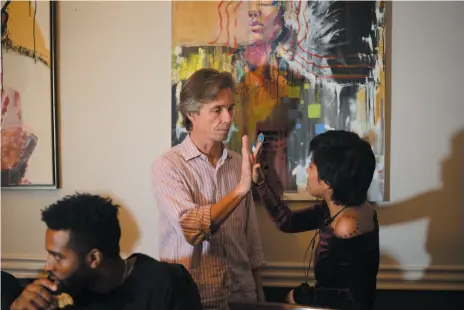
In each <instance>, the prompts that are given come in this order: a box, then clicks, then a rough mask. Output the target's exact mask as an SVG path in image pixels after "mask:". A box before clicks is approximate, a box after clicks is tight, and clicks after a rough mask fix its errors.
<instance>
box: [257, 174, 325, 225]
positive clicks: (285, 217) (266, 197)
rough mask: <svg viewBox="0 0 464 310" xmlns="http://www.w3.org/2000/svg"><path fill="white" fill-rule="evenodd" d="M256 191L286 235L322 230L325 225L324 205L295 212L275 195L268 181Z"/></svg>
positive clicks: (315, 205)
mask: <svg viewBox="0 0 464 310" xmlns="http://www.w3.org/2000/svg"><path fill="white" fill-rule="evenodd" d="M256 189H257V191H258V193H259V196H260V197H261V200H262V201H263V203H264V206H265V207H266V210H267V212H268V213H269V215H270V216H271V218H272V219H273V221H274V222H275V223H276V225H277V227H278V228H279V229H280V230H281V231H283V232H286V233H297V232H303V231H310V230H314V229H317V228H320V227H321V226H322V224H323V223H324V218H325V214H326V212H325V208H324V206H323V205H322V204H314V205H313V206H310V207H308V208H305V209H301V210H296V211H293V210H291V209H290V208H289V207H288V206H287V205H286V204H285V203H284V202H283V201H282V200H281V199H280V197H279V196H278V195H276V194H275V191H274V190H273V189H272V187H271V186H270V185H269V184H268V183H267V181H266V182H264V183H263V184H261V185H258V186H257V187H256Z"/></svg>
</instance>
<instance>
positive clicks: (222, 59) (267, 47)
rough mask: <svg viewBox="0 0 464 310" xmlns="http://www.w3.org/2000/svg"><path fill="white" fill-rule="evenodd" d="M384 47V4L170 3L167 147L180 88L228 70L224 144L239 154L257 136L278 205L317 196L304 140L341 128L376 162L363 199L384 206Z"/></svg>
mask: <svg viewBox="0 0 464 310" xmlns="http://www.w3.org/2000/svg"><path fill="white" fill-rule="evenodd" d="M321 12H324V13H321ZM348 42H349V44H348ZM390 51H391V3H389V2H388V1H365V2H346V1H334V2H326V1H317V0H316V1H249V2H226V1H209V2H197V1H174V2H172V67H171V94H172V105H171V108H172V123H171V145H172V146H175V145H177V144H179V143H181V142H182V141H183V139H184V138H185V136H186V135H187V134H188V132H187V130H186V128H185V127H184V125H183V118H184V116H183V115H182V114H181V113H180V112H179V110H178V105H179V102H180V89H181V88H182V84H183V83H185V81H186V80H187V79H188V77H189V76H190V75H191V74H193V72H195V71H196V70H199V69H201V68H213V69H216V70H218V71H226V72H229V73H231V74H232V76H233V77H234V80H235V81H236V83H237V87H236V89H235V92H234V102H235V103H236V108H235V111H236V112H235V115H234V120H233V123H232V125H231V128H230V133H229V136H228V137H227V139H226V140H225V141H224V144H225V145H226V146H227V147H228V148H229V149H231V150H233V151H236V152H238V153H240V150H241V137H242V136H243V135H245V134H246V135H248V137H249V140H250V141H252V142H251V143H253V141H255V139H256V136H257V135H258V134H260V133H263V134H264V135H265V141H267V143H268V145H267V146H266V145H265V146H263V149H265V147H266V151H267V152H268V153H272V155H271V156H270V158H269V160H268V161H267V164H268V165H269V166H272V169H273V170H275V171H276V173H277V178H278V179H279V181H280V183H281V187H282V188H281V189H282V198H283V199H284V200H287V201H314V200H316V199H315V198H314V197H312V196H311V195H310V194H309V193H308V190H307V186H306V178H307V173H306V169H307V167H308V166H309V163H310V157H311V154H309V143H310V141H311V140H312V139H313V138H314V137H315V136H317V135H318V134H321V133H323V132H326V131H329V130H348V131H353V132H355V133H356V134H358V135H359V136H360V137H361V138H363V139H365V140H367V141H369V143H370V144H371V146H372V149H373V152H374V155H375V157H376V169H375V172H374V176H373V180H372V184H371V187H370V188H369V193H368V200H369V201H372V202H386V201H389V199H390V197H389V170H390V167H389V165H390V160H389V150H390V145H389V144H390V133H389V131H390V122H391V114H390V84H391V83H390V71H391V65H390V60H391V57H390ZM250 147H251V145H250Z"/></svg>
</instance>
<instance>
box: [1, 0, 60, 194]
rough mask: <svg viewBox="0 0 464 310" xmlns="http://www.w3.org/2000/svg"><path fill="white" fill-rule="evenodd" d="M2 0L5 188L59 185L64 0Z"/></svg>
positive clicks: (3, 174)
mask: <svg viewBox="0 0 464 310" xmlns="http://www.w3.org/2000/svg"><path fill="white" fill-rule="evenodd" d="M1 3H2V40H1V42H2V49H1V90H2V123H1V124H2V126H1V132H2V169H1V187H2V189H57V188H59V187H60V169H59V136H58V127H59V120H58V115H59V114H58V80H57V75H58V74H57V72H58V70H57V52H58V47H57V40H58V35H57V34H58V25H57V18H58V15H57V13H58V2H56V1H2V2H1Z"/></svg>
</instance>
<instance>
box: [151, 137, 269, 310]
mask: <svg viewBox="0 0 464 310" xmlns="http://www.w3.org/2000/svg"><path fill="white" fill-rule="evenodd" d="M241 162H242V160H241V156H240V155H239V154H237V153H235V152H233V151H231V150H227V149H226V148H225V147H224V151H223V154H222V156H221V158H220V160H219V162H218V164H217V165H216V167H214V166H212V165H211V164H210V163H209V162H208V159H207V157H206V156H205V155H204V154H202V153H201V152H200V151H199V150H198V149H197V148H196V147H195V145H194V144H193V142H192V140H191V139H190V137H189V136H187V137H186V138H185V140H184V141H183V142H182V143H181V144H178V145H176V146H174V147H173V148H171V149H170V150H169V151H168V152H166V153H165V154H163V155H162V156H160V157H159V158H157V160H155V162H154V164H153V167H152V168H153V170H152V180H153V187H154V194H155V199H156V202H157V206H158V209H159V213H160V225H159V229H160V260H162V261H167V262H175V263H180V264H182V265H184V266H185V267H186V268H187V270H188V271H189V272H190V273H191V275H192V277H193V279H194V280H195V282H196V284H197V286H198V289H199V292H200V295H201V299H202V304H203V307H204V309H221V310H222V309H229V307H228V303H229V302H231V301H249V302H256V301H257V295H256V288H255V282H254V278H253V276H252V270H253V269H256V268H259V267H261V266H263V265H264V258H263V252H262V246H261V239H260V234H259V228H258V223H257V218H256V213H255V206H254V203H253V198H252V196H251V192H250V193H249V194H248V195H247V196H246V198H245V199H243V200H242V202H241V203H240V204H239V206H238V207H237V208H236V209H235V210H234V211H233V212H232V214H231V215H230V216H229V217H228V218H227V220H226V221H224V222H223V223H222V225H221V226H220V227H219V229H217V230H216V231H211V230H210V225H211V206H212V205H213V204H215V203H217V202H219V201H220V200H221V199H222V198H223V197H224V196H225V195H227V194H228V193H230V192H231V191H232V190H233V189H234V187H235V186H236V185H237V184H238V182H239V180H240V173H241Z"/></svg>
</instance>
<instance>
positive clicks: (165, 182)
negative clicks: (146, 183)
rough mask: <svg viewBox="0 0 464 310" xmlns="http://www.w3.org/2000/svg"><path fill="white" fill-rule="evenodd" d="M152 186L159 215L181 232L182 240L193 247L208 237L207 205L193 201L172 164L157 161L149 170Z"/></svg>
mask: <svg viewBox="0 0 464 310" xmlns="http://www.w3.org/2000/svg"><path fill="white" fill-rule="evenodd" d="M151 175H152V182H153V184H152V185H153V189H154V195H155V201H156V204H157V206H158V209H159V211H160V212H161V213H162V214H164V215H165V216H167V218H168V219H169V220H171V221H173V222H177V223H179V225H180V228H181V229H182V232H183V234H184V237H185V239H186V240H187V242H188V243H190V244H191V245H197V244H199V243H201V242H202V241H204V240H205V239H207V238H209V237H210V236H211V228H210V226H211V205H203V206H200V205H198V204H197V203H195V202H194V201H193V198H192V195H191V193H190V190H189V186H188V183H187V180H186V179H185V176H182V175H181V174H180V173H179V169H176V168H175V166H174V164H173V163H172V161H170V160H167V159H165V158H160V159H158V160H156V161H155V162H154V163H153V166H152V171H151Z"/></svg>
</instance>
